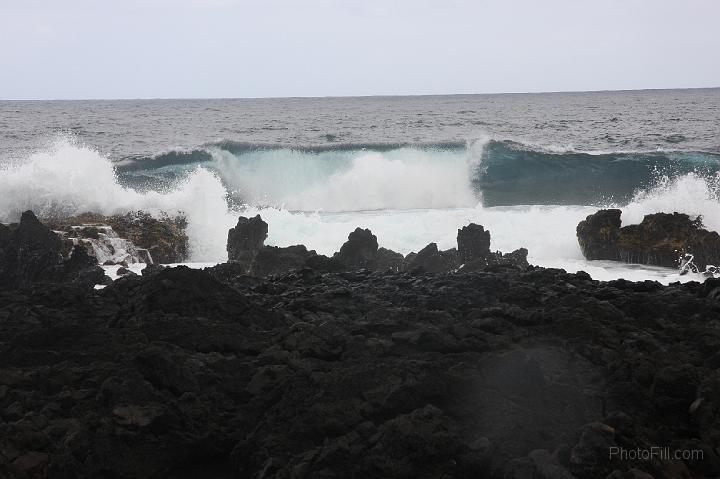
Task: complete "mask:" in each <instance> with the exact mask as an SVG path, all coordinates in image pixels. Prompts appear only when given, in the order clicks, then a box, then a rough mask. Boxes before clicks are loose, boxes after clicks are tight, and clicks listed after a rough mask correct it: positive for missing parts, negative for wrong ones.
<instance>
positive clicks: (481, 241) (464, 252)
mask: <svg viewBox="0 0 720 479" xmlns="http://www.w3.org/2000/svg"><path fill="white" fill-rule="evenodd" d="M457 244H458V248H457V251H458V260H459V261H462V262H463V263H469V262H471V261H477V260H481V259H486V258H488V257H489V256H490V232H489V231H485V228H483V227H482V226H480V225H476V224H475V223H470V224H469V225H467V226H463V227H462V228H461V229H459V230H458V234H457Z"/></svg>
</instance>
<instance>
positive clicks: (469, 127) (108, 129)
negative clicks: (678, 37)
mask: <svg viewBox="0 0 720 479" xmlns="http://www.w3.org/2000/svg"><path fill="white" fill-rule="evenodd" d="M719 131H720V89H702V90H655V91H627V92H594V93H548V94H506V95H456V96H423V97H359V98H285V99H231V100H223V99H217V100H137V101H125V100H123V101H38V102H34V101H30V102H0V162H3V161H4V162H7V161H8V160H10V159H15V160H17V159H22V158H23V157H26V156H27V155H28V154H29V152H32V151H37V150H42V149H48V148H51V145H52V144H53V143H55V142H57V140H58V138H59V137H64V138H70V139H71V140H72V141H73V142H74V143H76V144H80V145H84V146H88V147H91V148H93V149H95V150H97V151H98V152H99V153H100V154H101V155H103V156H104V157H106V158H108V159H110V161H112V162H113V163H114V164H115V165H116V166H117V169H118V172H119V174H120V175H119V179H120V181H121V182H122V184H124V185H126V186H130V187H133V188H136V189H143V190H148V189H164V188H167V187H168V185H171V184H173V183H174V182H176V181H177V180H178V179H179V178H181V177H183V176H184V175H186V174H187V172H188V170H190V169H192V168H194V167H195V166H197V165H203V166H205V167H207V168H208V169H210V170H213V171H215V172H217V174H218V175H219V176H220V177H221V179H222V180H223V181H224V183H225V184H226V186H227V188H228V190H229V192H230V193H231V196H233V197H234V198H235V200H236V201H239V202H241V203H242V202H251V203H265V204H275V205H279V204H287V203H288V202H287V201H286V200H287V195H285V194H282V192H279V191H275V188H268V191H266V192H262V191H257V187H255V186H253V185H258V184H263V183H275V182H279V183H281V184H285V185H286V186H287V188H288V189H290V190H297V189H298V188H300V189H301V188H304V187H309V186H310V185H311V184H312V183H314V182H315V181H320V180H324V179H327V178H329V177H331V176H332V175H336V174H338V173H339V172H343V171H347V170H349V169H352V168H353V164H354V163H355V162H356V161H357V159H358V157H359V156H361V155H365V154H366V153H367V152H376V153H379V154H384V155H388V156H389V157H390V158H392V157H393V156H398V155H400V156H402V160H403V161H406V162H409V163H411V162H412V161H413V160H412V158H411V157H412V156H413V152H415V153H416V156H418V157H422V158H424V160H425V161H427V157H428V155H430V156H432V155H436V156H437V161H453V160H452V159H453V158H455V159H457V158H459V157H461V158H463V159H464V161H465V162H466V163H467V165H468V167H467V181H468V182H469V183H470V184H471V185H472V186H473V188H474V190H475V193H476V196H478V197H480V196H482V197H483V198H484V201H485V204H486V205H513V204H597V203H598V202H603V201H610V200H614V201H616V202H623V201H627V200H628V199H629V198H630V197H631V196H632V195H633V194H634V193H635V192H636V190H637V189H638V188H647V187H648V186H650V185H651V184H652V183H653V181H655V179H656V178H657V177H658V176H662V175H670V176H676V175H682V174H686V173H688V172H693V171H694V172H698V173H700V174H702V175H706V176H708V175H709V176H712V175H715V174H716V173H717V171H718V170H719V169H720V156H719V155H720V133H719ZM403 152H404V153H403ZM258 172H260V173H261V174H260V176H257V175H258ZM307 176H310V178H307ZM273 178H274V179H275V181H273V180H272V179H273ZM298 179H299V181H300V184H297V182H296V180H298ZM358 179H361V178H358ZM249 183H252V184H249ZM291 203H292V202H291ZM311 203H312V202H311ZM451 203H452V202H451ZM295 206H297V207H298V208H300V209H303V208H304V206H303V205H295ZM325 206H329V205H325ZM393 206H396V205H392V204H391V205H388V207H393ZM415 206H417V205H415ZM431 206H432V205H431ZM290 207H294V206H293V205H290ZM308 207H310V208H316V209H317V208H323V207H324V205H323V204H320V203H312V204H310V205H308Z"/></svg>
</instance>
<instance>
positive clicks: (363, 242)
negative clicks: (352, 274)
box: [333, 228, 378, 269]
mask: <svg viewBox="0 0 720 479" xmlns="http://www.w3.org/2000/svg"><path fill="white" fill-rule="evenodd" d="M377 252H378V240H377V236H375V235H374V234H372V232H371V231H370V230H368V229H360V228H356V229H355V231H353V232H352V233H350V234H349V235H348V240H347V241H346V242H345V243H344V244H343V245H342V246H341V247H340V251H338V252H337V253H335V255H334V256H333V258H335V259H336V260H338V261H339V262H340V263H342V264H344V265H345V266H346V267H347V268H348V269H363V268H369V267H371V265H372V264H373V261H374V259H375V256H376V255H377Z"/></svg>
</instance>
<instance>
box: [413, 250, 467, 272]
mask: <svg viewBox="0 0 720 479" xmlns="http://www.w3.org/2000/svg"><path fill="white" fill-rule="evenodd" d="M455 253H456V252H455V250H448V251H439V250H438V247H437V244H436V243H430V244H429V245H427V246H426V247H424V248H423V249H421V250H420V251H418V252H417V254H412V253H411V254H409V255H408V256H407V258H405V263H404V265H403V270H405V271H410V272H413V273H443V272H447V271H451V270H452V269H453V268H454V267H455V266H456V264H457V261H456V255H455Z"/></svg>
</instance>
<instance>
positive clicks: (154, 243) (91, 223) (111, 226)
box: [44, 211, 189, 264]
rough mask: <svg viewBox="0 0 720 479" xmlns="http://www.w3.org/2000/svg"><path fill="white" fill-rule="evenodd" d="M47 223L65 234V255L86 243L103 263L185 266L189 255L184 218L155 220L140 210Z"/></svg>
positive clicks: (74, 217) (46, 221) (54, 219)
mask: <svg viewBox="0 0 720 479" xmlns="http://www.w3.org/2000/svg"><path fill="white" fill-rule="evenodd" d="M44 221H45V223H46V224H47V225H48V226H49V227H50V228H51V229H53V230H55V231H57V232H59V233H60V234H61V235H62V237H63V244H64V250H63V253H64V254H65V255H67V252H69V249H70V248H71V247H72V246H73V245H75V244H79V243H84V244H85V245H86V246H88V247H90V248H91V249H92V251H93V253H94V255H95V256H96V258H97V261H98V262H99V263H103V262H105V261H111V262H112V263H121V262H123V261H125V262H131V263H134V262H142V263H146V264H151V263H153V262H155V263H159V264H170V263H182V262H183V261H186V260H187V258H188V254H189V240H188V236H187V233H186V231H185V230H186V228H187V221H186V220H185V218H183V217H181V216H178V217H170V216H167V215H165V216H162V217H160V218H155V217H153V216H151V215H150V214H148V213H145V212H142V211H137V212H132V213H126V214H124V215H113V216H104V215H99V214H95V213H83V214H80V215H77V216H71V217H67V218H49V219H46V220H44Z"/></svg>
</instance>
